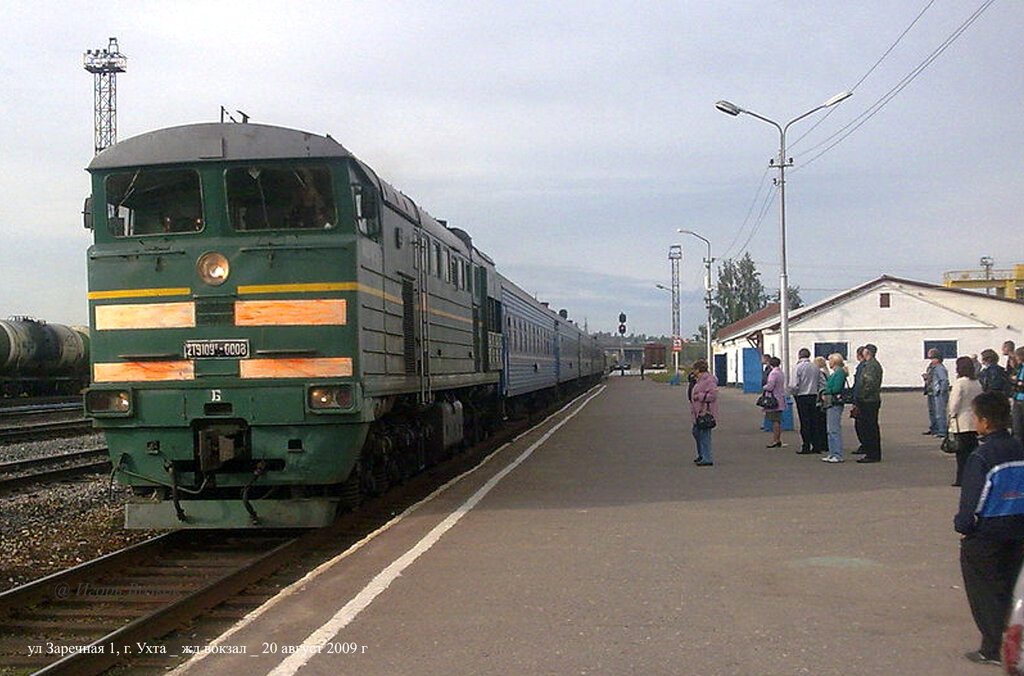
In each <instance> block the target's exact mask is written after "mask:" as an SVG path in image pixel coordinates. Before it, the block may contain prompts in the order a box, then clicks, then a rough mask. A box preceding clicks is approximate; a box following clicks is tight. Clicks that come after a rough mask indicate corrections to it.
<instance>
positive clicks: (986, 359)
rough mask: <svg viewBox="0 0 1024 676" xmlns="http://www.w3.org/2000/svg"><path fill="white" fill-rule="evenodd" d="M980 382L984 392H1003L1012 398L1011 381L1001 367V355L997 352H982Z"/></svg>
mask: <svg viewBox="0 0 1024 676" xmlns="http://www.w3.org/2000/svg"><path fill="white" fill-rule="evenodd" d="M978 382H979V383H981V389H982V391H984V392H990V391H995V392H1001V393H1003V394H1005V395H1006V396H1007V397H1009V396H1010V380H1009V377H1008V375H1007V373H1006V371H1005V370H1004V369H1003V367H1002V366H1000V365H999V355H997V354H996V351H995V350H982V351H981V371H980V372H979V373H978Z"/></svg>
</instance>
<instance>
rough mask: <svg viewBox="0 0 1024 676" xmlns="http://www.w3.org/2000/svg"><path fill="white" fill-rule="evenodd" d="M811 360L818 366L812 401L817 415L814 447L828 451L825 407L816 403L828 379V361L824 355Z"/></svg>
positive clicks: (824, 451) (821, 451)
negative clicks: (814, 396)
mask: <svg viewBox="0 0 1024 676" xmlns="http://www.w3.org/2000/svg"><path fill="white" fill-rule="evenodd" d="M811 362H812V363H813V364H814V365H815V366H817V367H818V396H817V397H816V398H815V402H814V404H815V405H814V415H815V416H816V417H817V422H816V423H815V425H814V429H815V431H816V432H817V434H818V436H817V437H816V439H815V442H814V447H815V448H817V449H818V450H819V452H820V453H828V421H827V420H826V417H825V409H824V408H822V407H821V406H819V405H818V404H819V402H820V401H821V395H822V393H823V392H824V391H825V383H826V382H827V381H828V376H829V370H828V362H826V361H825V358H824V357H815V358H814V359H812V360H811Z"/></svg>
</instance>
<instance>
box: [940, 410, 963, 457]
mask: <svg viewBox="0 0 1024 676" xmlns="http://www.w3.org/2000/svg"><path fill="white" fill-rule="evenodd" d="M953 422H955V423H956V432H954V431H953V430H951V429H949V426H948V425H947V426H946V436H944V437H942V446H941V448H942V452H943V453H959V452H960V450H961V448H960V446H961V441H960V421H959V420H957V419H956V416H953Z"/></svg>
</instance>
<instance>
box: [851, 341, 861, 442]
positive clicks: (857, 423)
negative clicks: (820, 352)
mask: <svg viewBox="0 0 1024 676" xmlns="http://www.w3.org/2000/svg"><path fill="white" fill-rule="evenodd" d="M855 354H856V355H857V367H856V368H855V369H854V371H853V402H854V404H853V406H851V407H850V417H851V418H853V431H854V432H855V433H856V435H857V450H856V451H853V455H864V423H862V422H861V420H860V417H859V413H860V411H859V409H858V408H857V393H858V392H860V374H861V370H862V369H863V367H864V346H863V345H860V346H859V347H857V351H856V352H855Z"/></svg>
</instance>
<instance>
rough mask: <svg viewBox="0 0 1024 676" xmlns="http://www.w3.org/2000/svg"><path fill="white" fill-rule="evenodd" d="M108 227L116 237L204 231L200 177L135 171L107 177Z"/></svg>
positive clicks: (184, 172) (180, 171) (177, 171)
mask: <svg viewBox="0 0 1024 676" xmlns="http://www.w3.org/2000/svg"><path fill="white" fill-rule="evenodd" d="M105 185H106V193H107V227H108V228H110V233H111V234H112V235H114V236H115V237H135V236H138V235H165V234H169V233H182V232H198V231H200V230H202V229H203V199H202V193H201V192H200V188H199V174H197V173H196V172H195V171H192V170H190V169H174V170H166V169H160V170H155V169H136V170H135V171H126V172H120V173H116V174H111V175H110V176H107V179H106V184H105Z"/></svg>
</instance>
